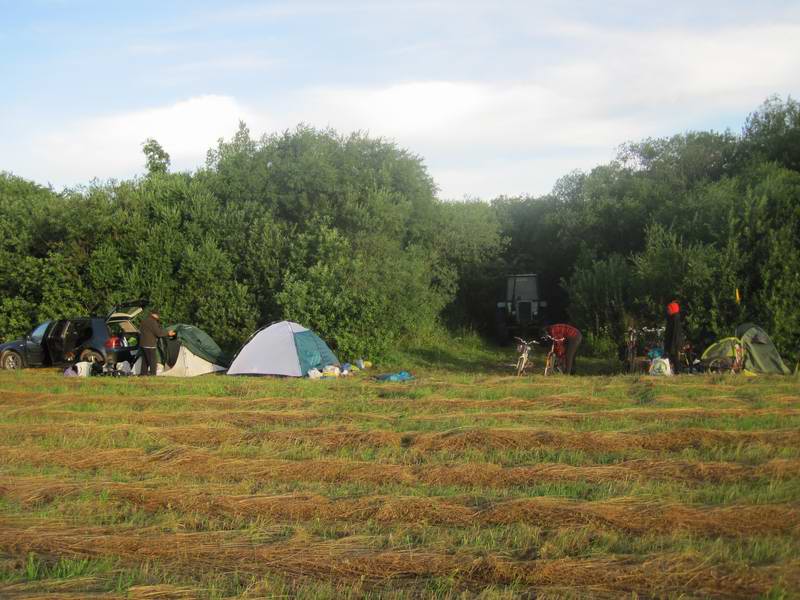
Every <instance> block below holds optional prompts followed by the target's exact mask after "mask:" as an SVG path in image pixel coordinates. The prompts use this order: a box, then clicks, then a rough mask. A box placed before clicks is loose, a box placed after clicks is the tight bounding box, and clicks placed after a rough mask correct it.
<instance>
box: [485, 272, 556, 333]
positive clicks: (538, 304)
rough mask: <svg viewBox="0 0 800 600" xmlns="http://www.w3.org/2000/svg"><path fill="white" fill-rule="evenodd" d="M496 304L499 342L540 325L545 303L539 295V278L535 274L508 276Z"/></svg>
mask: <svg viewBox="0 0 800 600" xmlns="http://www.w3.org/2000/svg"><path fill="white" fill-rule="evenodd" d="M502 296H503V297H502V298H501V299H500V300H499V301H498V302H497V314H496V316H497V319H496V320H497V333H498V337H499V338H500V340H501V341H507V340H508V338H509V337H510V336H511V335H518V334H520V333H522V332H524V331H526V330H529V329H531V328H533V327H534V326H535V325H536V324H537V323H540V322H541V320H542V316H543V310H542V309H544V308H545V307H547V302H545V301H543V300H541V297H540V295H539V277H538V276H537V275H536V274H535V273H525V274H521V275H509V276H508V277H506V281H505V286H504V293H503V294H502Z"/></svg>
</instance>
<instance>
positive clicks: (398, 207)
mask: <svg viewBox="0 0 800 600" xmlns="http://www.w3.org/2000/svg"><path fill="white" fill-rule="evenodd" d="M144 150H145V154H146V159H147V168H148V172H147V175H145V176H143V177H140V178H136V179H134V180H131V181H122V182H109V183H105V184H92V185H90V186H88V187H86V188H84V189H78V190H67V191H64V192H63V193H55V192H53V191H52V190H49V189H45V188H42V187H40V186H38V185H35V184H33V183H30V182H27V181H24V180H21V179H19V178H17V177H13V176H11V175H8V174H6V175H3V176H0V209H1V210H2V218H0V338H4V339H8V338H11V337H13V336H17V335H20V334H21V333H23V332H24V331H26V330H27V329H28V328H29V327H30V326H31V325H32V324H34V323H36V322H39V321H42V320H45V319H50V318H56V317H62V316H69V315H80V314H87V313H88V312H97V311H100V312H101V313H102V311H104V310H108V308H110V307H111V306H112V305H113V304H114V303H115V302H118V301H123V300H127V299H132V298H138V297H147V298H150V299H151V301H152V302H153V303H154V304H155V305H157V306H159V307H160V309H161V312H162V314H163V316H164V318H165V319H167V320H168V321H171V322H189V323H194V324H197V325H198V326H200V327H202V328H203V329H205V330H206V331H208V332H209V333H210V334H211V335H212V336H213V337H214V338H216V339H217V340H219V342H220V343H221V344H223V345H225V346H228V347H231V348H235V347H238V345H239V344H240V343H241V342H242V341H243V340H244V339H246V338H247V336H249V335H250V333H252V331H253V330H254V329H255V327H256V326H257V325H261V324H265V323H268V322H270V321H273V320H278V319H281V318H290V319H294V320H297V321H300V322H302V323H306V324H308V325H310V326H313V327H314V328H316V329H317V330H318V331H319V332H320V333H321V335H323V336H324V337H325V338H326V339H328V340H330V341H331V342H332V343H333V344H334V345H335V346H336V347H337V349H338V350H339V351H340V352H342V353H343V354H344V356H345V357H349V356H354V355H359V354H365V355H367V354H368V355H379V354H381V353H382V352H384V351H385V350H386V349H387V348H389V347H390V346H392V345H393V344H396V343H398V341H400V340H403V339H409V338H413V337H417V338H418V337H421V336H425V335H427V334H429V333H430V332H431V331H434V330H435V328H436V326H437V324H438V319H439V315H440V314H441V312H442V310H443V308H444V307H445V306H446V305H448V303H450V302H451V300H452V299H453V297H454V295H455V292H456V290H457V287H458V278H459V275H460V274H461V273H465V272H472V271H475V270H478V269H479V266H480V263H481V262H483V261H490V260H494V259H496V258H497V256H498V253H499V251H500V249H501V248H502V244H503V240H502V238H501V235H500V227H499V223H498V221H497V219H496V218H495V216H494V214H493V213H492V211H491V209H490V207H489V206H488V205H487V204H484V203H480V202H471V203H464V204H460V205H458V207H454V206H451V205H449V204H445V203H443V202H440V201H439V200H437V199H436V197H435V191H436V190H435V186H434V183H433V181H432V179H431V178H430V176H429V175H428V173H427V171H426V169H425V167H424V165H423V163H422V161H421V159H420V158H419V157H416V156H414V155H412V154H410V153H408V152H406V151H404V150H402V149H399V148H397V147H396V146H395V145H394V144H392V143H388V142H385V141H383V140H376V139H370V138H368V137H366V136H363V135H361V134H354V135H351V136H348V137H342V136H340V135H338V134H336V133H335V132H332V131H319V130H315V129H312V128H308V127H302V126H301V127H299V128H297V129H296V130H295V131H292V132H286V133H283V134H279V135H273V136H265V137H263V138H262V139H260V140H258V141H256V140H253V139H252V138H251V136H250V133H249V131H248V130H247V128H246V127H245V126H244V124H242V125H241V126H240V129H239V131H238V132H237V133H236V135H235V136H234V138H233V139H232V140H231V141H229V142H225V141H220V142H219V144H218V146H217V147H216V148H214V149H212V150H211V151H209V153H208V160H207V164H206V166H205V168H203V169H200V170H199V171H197V172H195V173H191V174H190V173H169V172H168V166H169V156H168V154H167V153H166V152H165V151H164V149H162V148H161V147H160V146H159V145H158V143H157V142H155V141H154V140H148V142H147V143H146V144H145V146H144Z"/></svg>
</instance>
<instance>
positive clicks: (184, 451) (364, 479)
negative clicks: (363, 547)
mask: <svg viewBox="0 0 800 600" xmlns="http://www.w3.org/2000/svg"><path fill="white" fill-rule="evenodd" d="M3 463H7V464H14V463H27V464H32V465H38V466H43V465H57V466H61V467H67V468H71V469H78V470H92V471H97V470H106V469H115V470H120V471H124V472H128V473H135V474H140V475H141V474H147V475H154V474H159V475H188V476H192V477H198V478H203V479H206V480H208V481H243V480H245V479H254V480H272V481H285V482H290V481H324V482H359V483H371V484H375V485H382V484H405V485H419V484H428V485H461V486H481V487H491V488H506V487H515V486H526V485H533V484H536V483H540V482H563V481H583V482H588V483H603V482H614V481H630V480H648V479H651V480H664V481H666V480H672V481H681V482H732V481H740V480H758V479H789V478H794V477H797V476H798V475H800V460H797V459H773V460H770V461H767V462H765V463H763V464H761V465H758V466H752V465H743V464H738V463H728V462H689V461H679V460H649V459H640V460H630V461H625V462H621V463H617V464H614V465H591V466H572V465H567V464H560V463H539V464H536V465H532V466H525V467H501V466H499V465H495V464H489V463H455V464H452V465H447V466H430V465H422V466H407V465H398V464H387V463H371V462H363V461H345V460H304V461H292V460H278V459H246V458H221V457H218V456H216V455H214V454H212V453H210V452H208V451H205V450H202V449H197V448H189V447H178V446H175V447H171V448H166V449H164V450H160V451H157V452H153V453H150V454H148V453H147V452H145V451H144V450H142V449H139V448H122V449H114V450H97V451H93V452H92V453H91V454H89V455H85V454H84V453H79V452H75V451H71V450H42V449H39V448H30V447H25V446H17V447H9V446H0V464H3Z"/></svg>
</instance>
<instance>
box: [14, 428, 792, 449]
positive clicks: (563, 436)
mask: <svg viewBox="0 0 800 600" xmlns="http://www.w3.org/2000/svg"><path fill="white" fill-rule="evenodd" d="M255 427H256V428H255V429H254V428H253V427H236V426H231V425H230V424H229V423H225V422H222V423H215V422H213V421H212V422H211V425H185V426H174V427H152V426H135V425H131V424H129V423H125V424H115V425H104V424H95V423H76V422H70V423H50V424H42V425H35V424H13V425H10V424H0V439H5V440H8V441H11V440H27V439H37V438H52V437H59V436H60V437H64V438H69V439H74V438H76V437H78V438H85V439H99V440H102V442H104V443H106V444H108V443H114V444H116V443H119V444H121V443H124V442H125V441H126V440H127V439H129V438H130V437H131V436H140V437H141V436H145V437H147V438H149V439H151V440H153V441H155V440H159V439H161V440H165V441H169V442H172V443H177V444H183V445H187V446H200V447H211V448H213V447H217V446H220V445H222V444H237V443H248V444H257V443H264V442H268V443H270V444H272V445H278V446H281V445H282V446H285V447H292V446H296V445H297V444H303V445H306V446H309V447H315V448H319V449H321V450H324V451H329V452H330V451H336V450H339V449H342V448H375V449H379V448H406V449H414V450H416V451H418V452H423V453H425V452H443V451H446V452H450V453H458V452H469V451H473V450H497V451H503V450H534V449H558V450H564V449H573V450H581V451H583V452H587V453H589V454H590V455H591V454H593V453H605V452H618V451H625V450H642V451H648V452H651V453H655V454H661V453H669V452H679V451H682V450H685V449H688V448H693V449H703V448H712V447H717V448H718V447H731V446H733V447H735V446H741V445H745V444H746V445H753V444H757V445H760V446H762V447H769V448H773V449H780V448H786V447H800V429H779V430H768V431H720V430H714V429H695V428H690V429H675V430H672V431H669V432H653V433H635V432H565V431H561V430H547V429H499V428H498V429H495V428H474V429H473V428H463V429H458V430H452V431H446V432H442V433H415V432H406V433H403V432H393V431H385V430H374V429H373V430H363V429H354V428H352V427H345V426H339V427H314V428H295V429H279V430H267V429H260V428H258V427H260V426H255Z"/></svg>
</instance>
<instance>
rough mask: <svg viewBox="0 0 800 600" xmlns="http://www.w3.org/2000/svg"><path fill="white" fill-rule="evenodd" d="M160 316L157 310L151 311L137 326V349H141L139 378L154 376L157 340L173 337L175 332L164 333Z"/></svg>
mask: <svg viewBox="0 0 800 600" xmlns="http://www.w3.org/2000/svg"><path fill="white" fill-rule="evenodd" d="M160 321H161V315H159V314H158V311H157V310H151V311H150V314H149V315H147V317H146V318H145V319H144V321H142V324H141V325H140V326H139V348H141V349H142V369H141V371H140V372H139V375H140V376H145V375H155V374H156V365H157V364H158V357H157V355H156V345H157V344H158V338H163V337H173V336H174V335H175V332H174V331H172V330H170V331H164V329H163V328H162V327H161V322H160Z"/></svg>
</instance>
